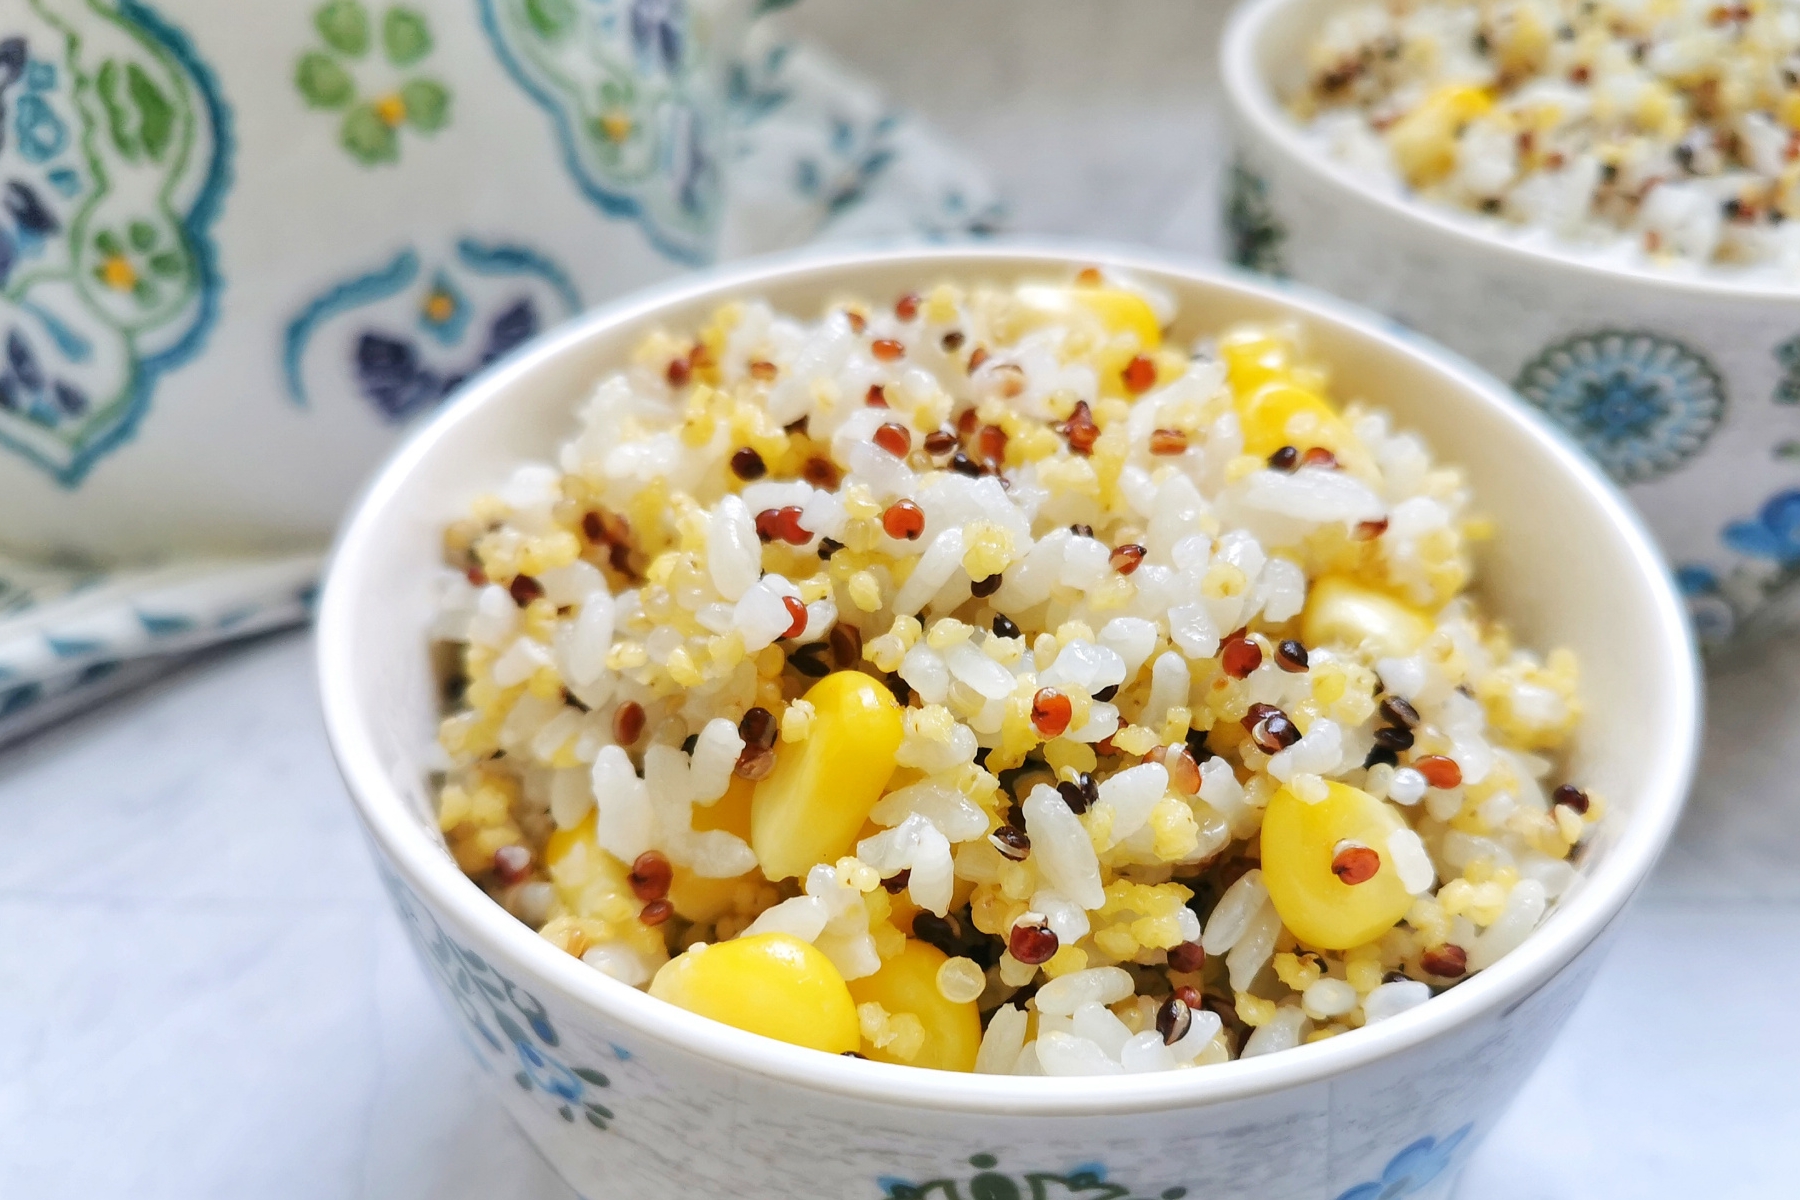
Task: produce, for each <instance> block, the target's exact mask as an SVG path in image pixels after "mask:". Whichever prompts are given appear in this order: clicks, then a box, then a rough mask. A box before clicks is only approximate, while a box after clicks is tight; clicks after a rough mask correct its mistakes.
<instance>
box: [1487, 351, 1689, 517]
mask: <svg viewBox="0 0 1800 1200" xmlns="http://www.w3.org/2000/svg"><path fill="white" fill-rule="evenodd" d="M1513 386H1514V388H1515V389H1516V390H1517V391H1518V392H1519V394H1520V395H1522V396H1524V397H1525V399H1527V400H1529V401H1531V403H1533V404H1535V405H1537V406H1538V407H1539V408H1541V409H1543V410H1544V412H1545V413H1546V414H1548V415H1549V416H1550V418H1551V419H1552V420H1554V421H1555V422H1556V423H1557V424H1558V425H1560V426H1562V427H1563V428H1564V429H1565V430H1567V431H1568V432H1569V433H1570V434H1571V435H1573V436H1574V437H1575V439H1576V440H1577V441H1578V442H1580V443H1581V445H1582V446H1583V447H1584V448H1585V449H1586V450H1587V452H1588V453H1589V454H1590V455H1591V456H1592V457H1593V458H1594V460H1595V461H1596V462H1598V463H1599V464H1600V466H1601V467H1602V468H1604V469H1605V471H1606V473H1607V474H1608V475H1611V476H1612V477H1613V479H1615V480H1616V481H1618V482H1619V483H1622V484H1630V483H1642V482H1644V481H1645V480H1649V479H1654V478H1656V477H1657V476H1659V475H1663V474H1665V473H1667V472H1669V471H1672V470H1674V469H1675V468H1676V467H1678V466H1680V465H1681V464H1682V463H1683V462H1685V461H1687V460H1688V459H1690V458H1692V457H1693V456H1694V455H1695V454H1697V453H1699V451H1700V449H1701V447H1703V446H1704V445H1705V444H1706V442H1707V439H1709V438H1710V437H1711V436H1712V434H1713V431H1714V430H1716V429H1717V428H1718V426H1719V422H1720V421H1721V420H1722V419H1723V417H1724V414H1725V384H1724V382H1723V380H1722V379H1721V378H1720V376H1719V372H1718V371H1717V370H1716V369H1715V368H1714V367H1713V365H1712V363H1711V362H1709V361H1708V360H1707V358H1706V357H1705V356H1704V355H1702V354H1701V353H1700V352H1699V351H1697V350H1694V349H1692V348H1690V347H1688V346H1685V345H1683V344H1682V343H1680V342H1678V341H1676V340H1674V339H1673V338H1668V337H1663V336H1661V335H1659V334H1653V333H1645V332H1622V331H1618V330H1607V331H1603V332H1600V333H1592V334H1585V335H1583V336H1580V337H1574V338H1570V339H1568V340H1567V341H1562V342H1558V343H1556V344H1555V345H1553V346H1550V347H1548V348H1547V349H1545V350H1544V351H1543V352H1542V353H1540V354H1539V355H1538V356H1537V358H1535V359H1533V360H1532V361H1531V362H1530V363H1528V364H1526V366H1525V368H1524V370H1522V371H1520V372H1519V377H1518V379H1517V381H1516V382H1515V383H1514V384H1513Z"/></svg>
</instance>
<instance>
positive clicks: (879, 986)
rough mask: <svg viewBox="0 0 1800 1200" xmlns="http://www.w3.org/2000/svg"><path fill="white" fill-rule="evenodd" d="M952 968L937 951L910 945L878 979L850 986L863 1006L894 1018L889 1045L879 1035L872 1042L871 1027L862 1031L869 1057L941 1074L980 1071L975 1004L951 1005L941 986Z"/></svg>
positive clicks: (888, 962) (872, 977) (954, 1002)
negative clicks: (949, 968) (946, 973)
mask: <svg viewBox="0 0 1800 1200" xmlns="http://www.w3.org/2000/svg"><path fill="white" fill-rule="evenodd" d="M960 961H962V962H965V963H967V962H968V960H967V959H963V960H960ZM948 962H950V959H949V957H948V956H947V955H945V953H944V952H943V951H942V950H939V949H938V948H937V947H935V946H931V945H928V944H927V943H925V942H920V941H911V940H909V941H908V942H907V943H906V946H905V948H904V949H903V950H902V951H901V952H900V953H899V954H898V955H895V956H894V957H893V958H890V959H887V960H885V961H884V962H883V963H882V964H881V969H880V970H878V971H876V972H875V973H874V974H873V975H869V976H866V977H865V978H862V979H855V980H852V981H851V982H850V985H849V986H850V994H851V996H852V997H854V998H855V999H856V1001H857V1002H858V1003H859V1005H861V1006H862V1007H863V1008H879V1009H881V1010H882V1011H883V1012H884V1014H891V1015H888V1016H887V1018H886V1021H885V1025H886V1030H885V1034H886V1035H887V1036H886V1037H885V1039H884V1038H883V1037H882V1036H881V1035H880V1034H878V1036H876V1037H869V1036H868V1027H867V1026H864V1027H863V1032H864V1035H865V1040H864V1051H863V1052H864V1053H865V1054H867V1055H868V1057H870V1058H873V1059H875V1060H876V1061H878V1062H906V1063H911V1064H912V1065H913V1066H916V1067H932V1068H935V1069H936V1070H940V1071H972V1070H974V1069H975V1053H976V1051H977V1050H979V1049H980V1048H981V1016H980V1014H979V1013H978V1012H977V1010H976V1008H975V1000H974V998H970V999H967V1000H960V1001H958V1000H951V999H950V998H948V997H946V996H945V995H944V992H943V989H942V988H940V987H939V986H938V980H939V976H940V974H941V973H942V972H943V971H944V970H945V965H946V963H948ZM968 965H969V966H970V967H974V964H973V963H969V964H968ZM976 970H977V972H979V968H976ZM977 995H979V992H978V993H977ZM915 1030H916V1033H915V1032H914V1031H915Z"/></svg>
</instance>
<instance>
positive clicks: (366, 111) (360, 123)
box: [338, 104, 400, 165]
mask: <svg viewBox="0 0 1800 1200" xmlns="http://www.w3.org/2000/svg"><path fill="white" fill-rule="evenodd" d="M338 136H339V140H340V141H342V142H343V145H344V149H346V150H348V151H349V152H350V154H351V156H352V157H353V158H355V159H356V160H357V161H358V162H361V163H365V164H370V165H373V164H374V163H383V162H390V163H391V162H396V161H398V159H399V158H400V139H399V138H397V137H395V136H394V131H393V129H391V128H390V127H389V126H388V123H387V122H386V121H383V120H382V119H381V116H380V115H379V114H378V113H377V112H376V111H375V106H374V105H373V104H359V105H357V106H356V107H355V108H353V109H351V110H350V111H349V112H348V113H346V114H345V116H344V125H343V129H342V130H341V131H340V132H339V135H338Z"/></svg>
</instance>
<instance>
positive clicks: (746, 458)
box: [731, 446, 769, 481]
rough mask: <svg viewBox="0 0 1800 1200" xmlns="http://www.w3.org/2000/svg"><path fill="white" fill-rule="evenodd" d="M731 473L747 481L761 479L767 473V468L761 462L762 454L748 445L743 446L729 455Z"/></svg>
mask: <svg viewBox="0 0 1800 1200" xmlns="http://www.w3.org/2000/svg"><path fill="white" fill-rule="evenodd" d="M731 473H732V474H733V475H736V476H737V477H738V478H739V479H742V480H746V481H748V480H751V479H761V478H762V477H763V476H764V475H767V474H768V473H769V468H768V467H767V465H765V464H764V463H763V457H762V455H760V454H758V453H757V452H756V451H755V450H753V449H751V448H750V447H749V446H745V447H744V448H743V449H741V450H739V451H738V452H737V453H736V454H733V455H732V456H731Z"/></svg>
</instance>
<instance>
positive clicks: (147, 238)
mask: <svg viewBox="0 0 1800 1200" xmlns="http://www.w3.org/2000/svg"><path fill="white" fill-rule="evenodd" d="M125 236H126V237H128V238H130V239H131V245H132V247H133V248H134V249H137V250H148V249H149V248H150V247H152V246H154V245H156V226H154V225H152V224H151V223H150V222H148V221H133V222H132V223H131V224H130V225H127V226H126V227H125Z"/></svg>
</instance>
